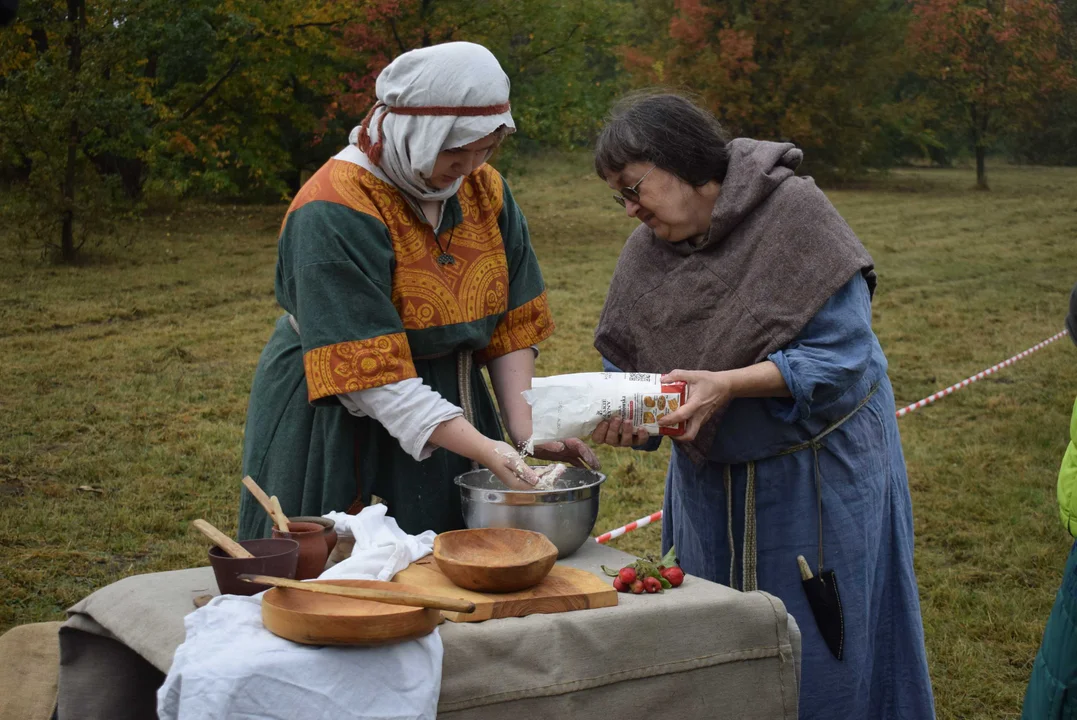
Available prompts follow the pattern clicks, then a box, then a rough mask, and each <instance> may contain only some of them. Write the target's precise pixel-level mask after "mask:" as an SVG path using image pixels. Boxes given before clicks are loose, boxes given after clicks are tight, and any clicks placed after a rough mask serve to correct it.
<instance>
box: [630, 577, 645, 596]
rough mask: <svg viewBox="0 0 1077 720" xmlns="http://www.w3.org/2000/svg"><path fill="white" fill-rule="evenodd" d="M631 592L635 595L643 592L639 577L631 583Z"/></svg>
mask: <svg viewBox="0 0 1077 720" xmlns="http://www.w3.org/2000/svg"><path fill="white" fill-rule="evenodd" d="M632 593H633V594H635V595H640V594H642V593H643V581H642V580H640V579H639V578H637V579H636V581H635V582H633V583H632Z"/></svg>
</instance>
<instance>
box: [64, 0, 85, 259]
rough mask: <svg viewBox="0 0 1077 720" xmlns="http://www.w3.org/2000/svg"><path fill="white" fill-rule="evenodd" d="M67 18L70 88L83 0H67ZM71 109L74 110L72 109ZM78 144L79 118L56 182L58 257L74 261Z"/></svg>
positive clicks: (77, 63)
mask: <svg viewBox="0 0 1077 720" xmlns="http://www.w3.org/2000/svg"><path fill="white" fill-rule="evenodd" d="M67 21H68V23H70V30H69V32H68V35H67V47H68V56H67V70H68V72H69V73H70V74H71V90H72V92H74V90H75V88H76V87H77V85H78V75H79V71H80V70H82V37H81V35H80V30H81V29H82V25H84V24H85V22H86V0H67ZM72 112H75V111H74V110H72ZM78 147H79V121H78V118H77V117H73V118H72V119H71V124H70V125H68V133H67V162H66V164H65V165H64V178H63V181H62V182H61V185H60V193H61V195H62V196H63V201H64V209H63V215H62V218H63V222H62V223H61V226H60V257H61V259H62V260H63V261H64V262H65V263H67V264H71V263H74V262H75V253H76V252H77V250H78V248H76V247H75V179H76V169H77V167H76V164H77V161H78Z"/></svg>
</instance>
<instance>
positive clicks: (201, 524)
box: [191, 518, 254, 558]
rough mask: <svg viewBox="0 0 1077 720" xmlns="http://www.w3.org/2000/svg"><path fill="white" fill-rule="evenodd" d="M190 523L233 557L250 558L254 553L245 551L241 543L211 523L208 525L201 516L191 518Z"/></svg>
mask: <svg viewBox="0 0 1077 720" xmlns="http://www.w3.org/2000/svg"><path fill="white" fill-rule="evenodd" d="M191 525H194V527H195V529H196V530H198V532H200V533H202V534H203V535H205V536H206V537H208V538H209V539H210V540H212V541H213V544H214V545H216V546H217V547H219V548H220V549H221V550H224V551H225V552H226V553H228V554H229V555H230V556H232V557H234V558H252V557H254V555H251V554H250V553H249V552H248V551H247V548H245V547H243V546H242V545H240V544H239V543H237V542H236V541H235V540H233V539H232V538H230V537H228V536H227V535H225V534H224V533H223V532H221V531H220V530H218V529H217V528H215V527H213V526H212V525H210V524H209V523H208V522H206V521H205V520H203V519H202V518H198V519H197V520H192V521H191Z"/></svg>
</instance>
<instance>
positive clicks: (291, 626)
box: [262, 580, 441, 645]
mask: <svg viewBox="0 0 1077 720" xmlns="http://www.w3.org/2000/svg"><path fill="white" fill-rule="evenodd" d="M319 582H321V583H324V584H326V585H344V586H346V587H360V588H374V589H383V588H384V589H388V590H397V591H399V590H406V591H408V592H414V593H425V592H426V591H425V590H424V589H423V588H418V587H414V586H411V585H404V584H401V583H387V582H381V581H378V580H320V581H319ZM439 622H441V611H440V610H436V609H434V608H421V607H408V606H405V605H389V604H388V603H380V602H374V601H371V600H356V599H353V598H346V597H337V596H335V595H323V594H320V593H312V592H305V591H303V590H290V589H288V588H273V589H271V590H270V591H269V592H267V593H266V594H265V595H263V596H262V624H263V625H265V627H266V629H267V630H269V631H270V632H271V633H273V634H274V635H277V636H279V637H282V638H285V639H286V640H291V641H292V642H297V643H303V644H304V645H389V644H392V643H397V642H403V641H405V640H412V639H414V638H418V637H422V636H424V635H428V634H430V633H431V632H432V631H433V630H434V628H435V627H437V625H438V623H439Z"/></svg>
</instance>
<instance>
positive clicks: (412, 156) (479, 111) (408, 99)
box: [348, 42, 516, 200]
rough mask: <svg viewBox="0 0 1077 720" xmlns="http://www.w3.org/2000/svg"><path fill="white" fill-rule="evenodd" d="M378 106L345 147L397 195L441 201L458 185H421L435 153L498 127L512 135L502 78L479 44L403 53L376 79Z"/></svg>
mask: <svg viewBox="0 0 1077 720" xmlns="http://www.w3.org/2000/svg"><path fill="white" fill-rule="evenodd" d="M376 94H377V98H378V102H377V104H375V105H374V108H373V109H372V110H371V111H370V113H369V114H368V115H367V117H366V119H365V120H363V123H362V124H361V125H359V126H357V127H355V128H354V129H353V130H352V132H351V135H350V136H349V138H348V142H350V143H351V144H353V145H358V146H359V148H360V149H361V150H363V152H364V153H365V154H366V155H367V158H368V159H369V160H370V161H371V162H372V163H373V164H374V165H376V166H378V168H379V169H380V170H381V171H382V172H383V173H385V175H386V176H387V177H388V178H389V179H390V180H391V181H392V182H393V184H394V185H396V186H397V187H398V188H399V189H400V190H402V191H404V192H405V193H407V194H408V195H410V196H411V197H413V198H416V199H418V200H445V199H447V198H450V197H452V196H453V195H455V194H456V191H457V190H459V189H460V184H461V183H462V182H463V178H460V179H458V180H457V181H456V182H454V183H453V184H452V185H451V186H449V187H447V188H445V189H443V190H438V189H435V188H432V187H430V186H429V185H427V184H426V181H425V180H424V178H426V177H429V176H430V175H431V173H432V172H433V170H434V162H435V161H436V160H437V157H438V153H440V152H441V151H442V150H448V149H450V148H456V147H460V146H462V145H467V144H469V143H473V142H475V141H476V140H481V139H482V138H484V137H486V136H487V135H489V134H490V133H492V132H494V131H495V130H497V129H498V128H499V127H501V126H505V127H506V128H508V129H509V131H510V132H511V131H514V130H515V129H516V125H515V124H514V123H513V122H512V115H511V113H510V112H509V78H508V76H507V75H505V72H504V71H503V70H502V69H501V65H499V64H498V62H497V58H495V57H494V55H493V53H491V52H490V51H489V50H487V49H486V48H484V47H483V46H482V45H476V44H474V43H467V42H452V43H445V44H443V45H434V46H432V47H427V48H421V49H419V50H412V51H411V52H407V53H404V54H403V55H401V56H400V57H398V58H396V59H395V60H393V61H392V62H391V63H389V65H388V66H386V68H385V69H384V70H382V71H381V74H379V75H378V82H377V86H376Z"/></svg>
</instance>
